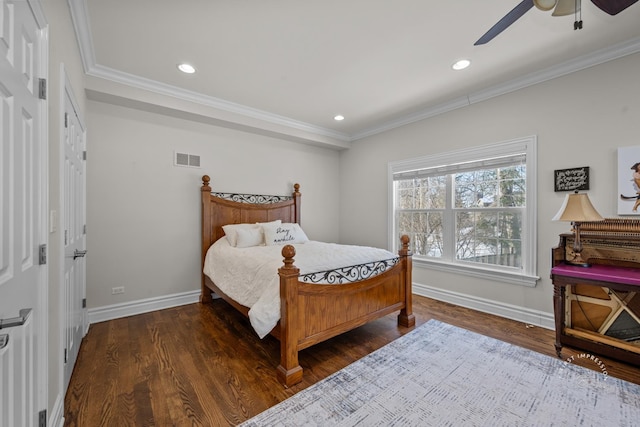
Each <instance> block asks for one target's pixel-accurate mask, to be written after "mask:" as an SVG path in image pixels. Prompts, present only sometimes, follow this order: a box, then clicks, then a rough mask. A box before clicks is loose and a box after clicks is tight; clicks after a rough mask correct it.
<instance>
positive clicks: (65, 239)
mask: <svg viewBox="0 0 640 427" xmlns="http://www.w3.org/2000/svg"><path fill="white" fill-rule="evenodd" d="M68 234H69V233H68V230H64V245H65V246H67V242H68V239H67V236H68Z"/></svg>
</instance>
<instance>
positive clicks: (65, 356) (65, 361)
mask: <svg viewBox="0 0 640 427" xmlns="http://www.w3.org/2000/svg"><path fill="white" fill-rule="evenodd" d="M68 353H69V352H68V351H67V349H66V348H65V349H64V363H67V361H68V358H67V357H68Z"/></svg>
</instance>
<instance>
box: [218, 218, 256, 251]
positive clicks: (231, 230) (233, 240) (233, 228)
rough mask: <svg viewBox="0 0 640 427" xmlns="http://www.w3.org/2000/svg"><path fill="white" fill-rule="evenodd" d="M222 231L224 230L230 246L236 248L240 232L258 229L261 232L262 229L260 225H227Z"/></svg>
mask: <svg viewBox="0 0 640 427" xmlns="http://www.w3.org/2000/svg"><path fill="white" fill-rule="evenodd" d="M222 229H223V230H224V234H225V236H227V240H228V241H229V244H230V245H231V246H233V247H236V246H237V245H238V230H251V229H257V230H258V231H260V230H261V227H260V226H259V225H258V224H227V225H223V226H222Z"/></svg>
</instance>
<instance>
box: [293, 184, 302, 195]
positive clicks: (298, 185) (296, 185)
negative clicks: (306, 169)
mask: <svg viewBox="0 0 640 427" xmlns="http://www.w3.org/2000/svg"><path fill="white" fill-rule="evenodd" d="M293 192H294V193H299V192H300V184H298V183H297V182H296V183H295V184H293Z"/></svg>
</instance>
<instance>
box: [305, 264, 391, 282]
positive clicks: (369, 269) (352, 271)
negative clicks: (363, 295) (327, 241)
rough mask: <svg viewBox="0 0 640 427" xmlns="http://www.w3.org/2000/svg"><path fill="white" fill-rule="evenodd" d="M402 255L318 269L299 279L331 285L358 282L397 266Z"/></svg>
mask: <svg viewBox="0 0 640 427" xmlns="http://www.w3.org/2000/svg"><path fill="white" fill-rule="evenodd" d="M399 260H400V257H395V258H391V259H385V260H382V261H373V262H368V263H366V264H358V265H352V266H349V267H341V268H338V269H335V270H327V271H318V272H316V273H308V274H301V275H300V277H299V280H300V281H301V282H306V283H316V284H317V283H324V284H330V285H341V284H343V283H351V282H358V281H360V280H365V279H368V278H370V277H373V276H375V275H377V274H380V273H384V272H385V271H387V270H388V269H390V268H392V267H393V266H395V265H396V264H397V263H398V261H399Z"/></svg>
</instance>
